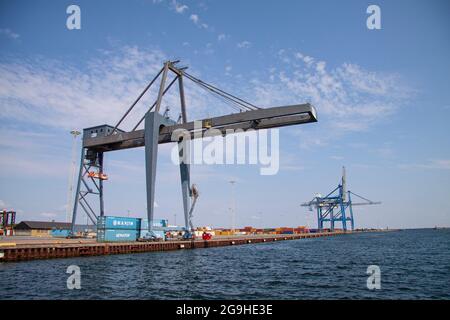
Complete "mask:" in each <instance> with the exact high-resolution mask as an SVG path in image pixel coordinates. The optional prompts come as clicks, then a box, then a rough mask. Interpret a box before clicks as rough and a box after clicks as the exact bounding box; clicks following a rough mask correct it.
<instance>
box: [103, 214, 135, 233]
mask: <svg viewBox="0 0 450 320" xmlns="http://www.w3.org/2000/svg"><path fill="white" fill-rule="evenodd" d="M97 228H98V229H123V230H139V229H140V228H141V219H139V218H128V217H111V216H103V217H98V219H97Z"/></svg>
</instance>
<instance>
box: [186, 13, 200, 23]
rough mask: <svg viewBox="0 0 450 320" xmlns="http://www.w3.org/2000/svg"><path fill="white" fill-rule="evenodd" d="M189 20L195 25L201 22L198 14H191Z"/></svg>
mask: <svg viewBox="0 0 450 320" xmlns="http://www.w3.org/2000/svg"><path fill="white" fill-rule="evenodd" d="M189 19H190V20H191V21H192V22H194V23H195V24H198V22H199V20H200V19H199V17H198V15H196V14H191V16H190V17H189Z"/></svg>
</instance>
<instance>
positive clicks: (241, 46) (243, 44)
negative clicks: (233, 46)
mask: <svg viewBox="0 0 450 320" xmlns="http://www.w3.org/2000/svg"><path fill="white" fill-rule="evenodd" d="M251 46H252V43H251V42H250V41H247V40H244V41H241V42H239V43H238V44H237V47H238V48H239V49H248V48H250V47H251Z"/></svg>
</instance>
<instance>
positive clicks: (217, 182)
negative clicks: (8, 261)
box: [0, 0, 450, 227]
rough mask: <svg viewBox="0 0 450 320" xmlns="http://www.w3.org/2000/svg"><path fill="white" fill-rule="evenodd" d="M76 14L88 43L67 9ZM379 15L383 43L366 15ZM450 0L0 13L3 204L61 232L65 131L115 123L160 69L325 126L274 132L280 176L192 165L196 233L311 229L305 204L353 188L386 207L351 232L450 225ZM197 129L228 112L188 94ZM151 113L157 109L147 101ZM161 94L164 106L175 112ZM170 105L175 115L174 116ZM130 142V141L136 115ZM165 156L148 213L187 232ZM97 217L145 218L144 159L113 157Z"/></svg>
mask: <svg viewBox="0 0 450 320" xmlns="http://www.w3.org/2000/svg"><path fill="white" fill-rule="evenodd" d="M70 4H77V5H79V6H80V8H81V30H68V29H67V28H66V19H67V16H68V15H67V14H66V8H67V7H68V6H69V5H70ZM370 4H377V5H378V6H379V7H380V8H381V23H382V29H381V30H368V29H367V27H366V19H367V17H368V14H367V13H366V9H367V7H368V6H369V5H370ZM449 14H450V4H449V3H448V1H437V0H436V1H376V2H372V1H370V2H369V1H339V2H337V1H181V0H180V1H176V2H175V1H168V0H167V1H164V0H162V1H151V0H147V1H144V0H140V1H113V2H112V1H33V2H29V1H5V0H2V1H0V49H1V50H0V121H1V122H0V123H1V125H0V146H1V156H0V181H1V182H0V206H2V207H7V208H11V209H16V210H17V211H18V212H19V216H18V219H19V220H26V219H39V220H49V219H55V220H64V217H65V208H64V206H65V204H66V202H67V199H66V198H67V197H66V193H67V184H68V172H69V164H70V150H71V137H70V134H69V133H68V132H69V131H70V130H71V129H73V128H78V129H81V128H84V127H88V126H91V125H97V124H102V123H110V124H114V123H115V122H116V121H117V120H118V119H119V118H120V116H121V114H122V113H123V112H124V111H125V110H126V108H127V107H128V106H129V105H130V104H131V102H132V101H133V100H134V99H135V98H136V96H137V95H138V94H139V93H140V91H141V90H142V89H143V87H144V86H145V85H146V83H147V82H148V81H149V80H151V78H152V77H153V76H154V74H155V72H156V71H157V70H158V68H160V67H161V64H162V62H163V61H164V60H165V59H174V58H177V59H181V60H182V63H183V64H184V65H188V66H189V69H190V72H191V73H193V74H195V75H197V76H198V77H200V78H201V79H204V80H205V81H208V82H211V83H215V84H218V85H219V86H220V87H222V88H224V89H226V90H228V91H230V92H233V93H236V94H237V95H239V96H241V97H244V98H246V99H247V100H249V101H251V102H254V103H256V104H257V105H259V106H262V107H268V106H277V105H288V104H297V103H303V102H312V103H313V104H314V105H315V106H316V108H317V112H318V116H319V122H318V123H315V124H309V125H304V126H295V127H288V128H281V129H280V145H281V146H280V147H281V150H280V157H281V160H280V161H281V167H280V171H279V173H278V174H277V175H275V176H261V175H260V174H259V167H258V166H242V165H234V166H233V165H227V166H219V165H218V166H206V165H203V166H195V167H194V168H193V169H192V180H193V182H196V183H197V185H198V186H199V189H200V192H201V196H200V199H199V203H198V207H197V210H196V212H195V224H196V225H213V226H222V227H228V226H230V221H231V220H230V214H229V207H230V203H231V189H230V185H229V183H228V181H229V180H230V179H234V180H237V184H236V202H237V225H239V226H244V225H253V226H260V227H262V226H294V225H304V224H305V223H309V224H310V225H315V224H316V221H315V217H314V215H311V214H310V213H309V212H308V210H306V209H305V208H301V207H300V206H299V204H300V203H301V202H303V201H307V200H309V199H311V198H312V196H313V195H314V193H316V192H320V193H326V192H328V191H331V190H332V189H333V188H334V187H335V186H336V185H337V183H338V181H339V177H340V171H341V166H343V165H345V166H346V167H347V171H348V187H349V189H350V190H352V191H354V192H356V193H358V194H362V195H364V196H367V197H369V198H370V199H373V200H379V201H382V202H383V204H382V205H379V206H367V207H359V208H357V210H355V211H356V213H355V216H356V218H355V220H356V225H357V226H358V227H371V226H380V227H381V226H382V227H385V226H389V227H431V226H435V225H446V226H450V194H449V193H450V147H449V146H450V144H449V141H448V137H449V134H450V128H449V125H448V119H450V90H449V74H450V62H449V60H448V57H449V56H450V20H449V19H448V18H449ZM186 89H187V95H188V97H187V100H188V113H189V118H190V119H195V118H202V117H205V116H214V115H219V114H226V113H230V112H231V111H232V110H230V109H229V108H228V109H227V107H226V106H224V105H220V104H219V103H218V102H217V101H216V100H212V99H211V98H209V97H208V96H205V95H204V94H202V92H201V91H199V90H198V89H197V88H195V87H192V86H188V87H187V88H186ZM147 99H148V100H146V101H147V104H148V103H149V102H150V101H151V100H152V98H147ZM173 99H175V96H169V97H168V101H167V103H169V104H171V103H173V104H174V105H175V102H174V100H173ZM176 107H177V105H176V106H175V107H173V109H174V116H176V112H177V111H176ZM137 109H138V110H137V111H138V112H137V114H136V115H133V116H132V117H131V120H130V122H127V123H125V124H124V129H130V125H132V122H133V121H132V120H133V119H136V117H138V116H139V115H140V114H139V111H140V112H141V114H142V112H143V110H145V105H139V106H138V107H137ZM169 154H170V146H164V147H162V148H161V153H160V157H159V160H158V161H159V163H158V166H159V171H158V177H157V190H156V196H157V203H158V207H157V208H156V215H157V216H158V217H161V218H169V219H170V220H171V222H173V220H174V215H175V214H176V215H177V222H181V221H182V214H181V212H182V211H181V195H180V187H179V185H178V174H179V173H178V168H177V167H176V166H174V165H173V164H172V163H171V162H170V158H169ZM105 166H106V170H107V172H108V174H109V176H110V180H109V181H108V182H107V183H106V187H105V188H106V189H105V197H106V213H107V214H111V215H127V214H128V212H130V215H131V216H136V217H143V216H144V214H145V181H144V153H143V150H142V149H137V150H129V151H123V152H116V153H111V154H108V155H107V160H106V165H105Z"/></svg>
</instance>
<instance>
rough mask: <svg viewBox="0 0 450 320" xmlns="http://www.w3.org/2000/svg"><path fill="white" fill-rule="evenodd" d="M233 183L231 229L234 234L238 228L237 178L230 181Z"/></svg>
mask: <svg viewBox="0 0 450 320" xmlns="http://www.w3.org/2000/svg"><path fill="white" fill-rule="evenodd" d="M229 182H230V184H231V231H232V233H233V234H234V232H235V228H236V199H235V196H234V185H235V183H236V181H235V180H230V181H229Z"/></svg>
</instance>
